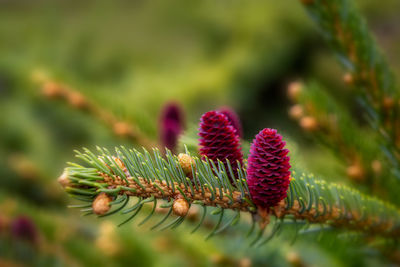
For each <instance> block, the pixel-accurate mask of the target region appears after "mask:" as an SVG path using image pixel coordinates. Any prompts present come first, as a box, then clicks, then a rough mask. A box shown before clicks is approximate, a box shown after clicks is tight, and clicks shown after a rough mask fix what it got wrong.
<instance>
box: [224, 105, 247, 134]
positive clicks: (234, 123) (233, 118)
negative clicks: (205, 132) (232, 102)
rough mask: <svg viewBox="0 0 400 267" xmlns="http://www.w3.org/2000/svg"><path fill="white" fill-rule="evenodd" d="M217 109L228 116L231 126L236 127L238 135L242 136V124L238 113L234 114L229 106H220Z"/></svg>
mask: <svg viewBox="0 0 400 267" xmlns="http://www.w3.org/2000/svg"><path fill="white" fill-rule="evenodd" d="M218 111H219V112H221V113H222V114H224V115H225V116H226V117H227V118H228V120H229V122H230V123H231V124H232V126H233V128H235V129H236V131H237V134H238V135H239V137H242V136H243V130H242V124H241V123H240V119H239V115H238V114H236V112H235V111H234V110H233V109H231V108H229V107H222V108H220V109H219V110H218Z"/></svg>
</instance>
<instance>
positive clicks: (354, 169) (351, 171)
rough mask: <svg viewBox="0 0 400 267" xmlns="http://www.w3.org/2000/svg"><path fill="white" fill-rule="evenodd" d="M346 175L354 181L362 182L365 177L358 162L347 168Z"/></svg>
mask: <svg viewBox="0 0 400 267" xmlns="http://www.w3.org/2000/svg"><path fill="white" fill-rule="evenodd" d="M347 175H348V176H349V178H351V179H352V180H354V181H357V182H362V181H364V179H365V176H364V169H363V167H362V166H361V165H360V164H359V163H355V164H353V165H351V166H349V167H348V168H347Z"/></svg>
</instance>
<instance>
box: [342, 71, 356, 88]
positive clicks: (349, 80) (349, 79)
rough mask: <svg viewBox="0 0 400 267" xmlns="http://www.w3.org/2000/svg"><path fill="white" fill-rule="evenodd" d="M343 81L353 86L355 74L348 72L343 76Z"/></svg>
mask: <svg viewBox="0 0 400 267" xmlns="http://www.w3.org/2000/svg"><path fill="white" fill-rule="evenodd" d="M343 81H344V83H345V84H347V85H352V84H353V82H354V78H353V74H351V73H349V72H347V73H345V74H344V75H343Z"/></svg>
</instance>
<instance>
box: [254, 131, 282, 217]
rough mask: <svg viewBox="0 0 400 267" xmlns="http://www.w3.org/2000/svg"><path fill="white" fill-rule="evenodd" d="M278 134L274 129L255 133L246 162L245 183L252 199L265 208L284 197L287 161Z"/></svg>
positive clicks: (280, 137)
mask: <svg viewBox="0 0 400 267" xmlns="http://www.w3.org/2000/svg"><path fill="white" fill-rule="evenodd" d="M285 144H286V143H285V142H284V141H282V136H281V135H279V134H278V133H277V131H276V130H274V129H268V128H267V129H264V130H262V131H261V132H259V133H258V134H257V135H256V138H255V139H254V140H253V143H252V145H251V149H250V156H249V159H248V165H247V184H248V186H249V191H250V194H251V198H252V200H253V201H254V203H255V204H256V205H257V206H259V207H261V208H265V209H266V210H269V208H270V207H273V206H275V205H277V204H278V203H279V202H280V201H281V200H282V199H284V198H285V197H286V192H287V190H288V187H289V183H290V171H289V169H290V164H289V157H288V156H287V154H288V152H289V150H287V149H284V146H285Z"/></svg>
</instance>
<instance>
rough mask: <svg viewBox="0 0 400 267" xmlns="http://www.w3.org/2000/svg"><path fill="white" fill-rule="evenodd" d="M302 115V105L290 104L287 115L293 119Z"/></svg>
mask: <svg viewBox="0 0 400 267" xmlns="http://www.w3.org/2000/svg"><path fill="white" fill-rule="evenodd" d="M303 115H304V110H303V107H302V106H301V105H299V104H297V105H294V106H292V107H291V108H290V109H289V116H290V118H292V119H294V120H299V119H300V118H301V117H303Z"/></svg>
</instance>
